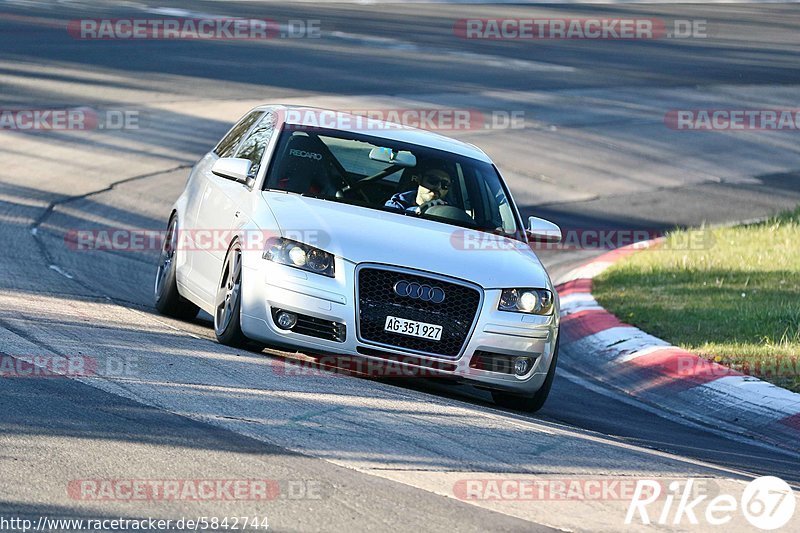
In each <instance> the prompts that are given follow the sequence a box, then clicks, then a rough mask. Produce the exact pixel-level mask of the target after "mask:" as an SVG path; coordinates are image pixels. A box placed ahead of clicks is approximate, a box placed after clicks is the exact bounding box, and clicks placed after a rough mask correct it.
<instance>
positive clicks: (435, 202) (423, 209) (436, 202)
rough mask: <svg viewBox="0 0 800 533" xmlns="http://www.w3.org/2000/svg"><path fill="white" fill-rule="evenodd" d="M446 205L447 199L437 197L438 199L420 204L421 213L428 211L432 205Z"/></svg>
mask: <svg viewBox="0 0 800 533" xmlns="http://www.w3.org/2000/svg"><path fill="white" fill-rule="evenodd" d="M446 205H447V203H445V201H444V200H442V199H441V198H439V199H436V200H431V201H430V202H425V203H424V204H422V205H421V206H419V214H420V215H422V214H424V213H426V212H427V211H428V209H430V208H431V207H437V206H442V207H443V206H446Z"/></svg>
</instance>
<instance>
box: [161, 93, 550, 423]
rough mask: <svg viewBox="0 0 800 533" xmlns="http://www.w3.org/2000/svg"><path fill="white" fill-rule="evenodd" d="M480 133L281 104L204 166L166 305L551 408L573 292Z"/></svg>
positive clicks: (222, 333)
mask: <svg viewBox="0 0 800 533" xmlns="http://www.w3.org/2000/svg"><path fill="white" fill-rule="evenodd" d="M560 239H561V232H560V230H559V228H558V226H556V225H555V224H552V223H550V222H548V221H546V220H542V219H539V218H535V217H530V218H529V220H528V221H527V227H526V226H524V225H523V221H522V219H521V217H520V214H519V212H518V210H517V208H516V206H515V204H514V202H513V200H512V198H511V194H510V192H509V190H508V187H507V186H506V185H505V183H504V182H503V179H502V178H501V176H500V173H499V172H498V170H497V168H496V167H495V166H494V165H493V164H492V161H491V160H490V159H489V157H488V156H487V155H486V154H485V153H483V152H482V151H481V150H480V149H478V148H477V147H475V146H473V145H470V144H466V143H463V142H459V141H456V140H453V139H450V138H448V137H444V136H441V135H438V134H435V133H431V132H428V131H423V130H419V129H415V128H410V127H405V126H400V125H397V124H392V123H388V122H383V121H377V120H372V119H367V118H365V117H362V116H359V115H350V114H347V113H342V112H337V111H330V110H323V109H316V108H308V107H297V106H283V105H265V106H261V107H258V108H256V109H253V110H252V111H250V112H249V113H247V114H246V115H245V116H244V117H243V118H242V119H241V120H240V121H239V122H238V123H237V124H236V125H234V126H233V128H231V130H230V131H229V132H228V133H227V134H226V135H225V136H224V137H223V138H222V140H221V141H220V142H219V144H217V146H216V147H215V148H214V149H213V150H212V151H210V152H208V153H207V154H206V155H205V156H204V157H203V158H202V159H201V160H200V161H199V162H198V163H197V164H196V165H195V166H194V168H193V169H192V171H191V174H190V175H189V179H188V181H187V183H186V187H185V190H184V191H183V193H182V194H181V195H180V197H179V198H178V200H177V201H176V202H175V204H174V206H173V208H172V212H171V213H170V215H169V219H168V225H167V232H166V238H165V239H164V246H163V248H162V251H161V255H160V258H159V261H158V266H157V271H156V276H155V306H156V307H157V309H158V310H159V311H160V312H162V313H164V314H166V315H170V316H173V317H178V318H186V319H188V318H193V317H194V316H196V315H197V313H198V310H199V309H202V310H204V311H206V312H208V313H209V314H210V315H212V316H213V317H214V331H215V334H216V337H217V339H218V340H219V342H221V343H223V344H227V345H232V346H243V345H245V344H248V343H256V344H260V345H262V346H263V345H266V346H272V347H277V348H289V349H291V350H295V351H300V352H303V353H307V354H310V355H312V356H320V355H330V354H341V355H345V356H348V357H353V358H357V359H358V360H366V361H370V362H375V363H376V364H377V363H378V362H381V363H386V362H391V363H392V364H394V365H400V366H401V367H402V368H404V369H408V370H409V371H410V372H411V373H413V372H416V371H419V373H420V375H426V376H430V375H435V376H439V377H448V378H452V379H456V380H460V381H464V382H468V383H470V384H473V385H475V386H477V387H481V388H484V389H488V390H490V391H491V393H492V396H493V398H494V400H495V402H496V403H498V404H499V405H502V406H504V407H509V408H513V409H519V410H526V411H536V410H538V409H540V408H541V407H542V405H543V404H544V402H545V400H546V399H547V395H548V393H549V391H550V387H551V384H552V382H553V377H554V374H555V367H556V360H557V358H558V342H559V335H558V331H559V312H558V311H559V303H558V295H557V294H556V292H555V291H554V289H553V285H552V282H551V280H550V278H549V276H548V274H547V272H546V271H545V269H544V267H543V266H542V264H541V262H540V261H539V259H538V258H537V256H536V254H535V253H534V252H533V250H532V248H533V246H532V244H533V243H535V242H551V243H552V242H558V241H559V240H560Z"/></svg>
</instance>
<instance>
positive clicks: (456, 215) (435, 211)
mask: <svg viewBox="0 0 800 533" xmlns="http://www.w3.org/2000/svg"><path fill="white" fill-rule="evenodd" d="M436 202H443V201H442V200H433V201H431V202H427V203H425V204H422V205H421V206H420V207H419V212H420V214H423V213H424V214H426V215H430V216H434V217H437V218H446V219H449V220H454V221H457V222H461V223H464V224H469V225H470V226H476V227H477V226H478V223H477V222H476V221H475V220H474V219H473V218H472V217H471V216H469V215H468V214H467V212H466V211H464V210H463V209H459V208H458V207H455V206H452V205H447V204H445V203H436ZM428 204H432V205H428ZM426 206H427V207H426Z"/></svg>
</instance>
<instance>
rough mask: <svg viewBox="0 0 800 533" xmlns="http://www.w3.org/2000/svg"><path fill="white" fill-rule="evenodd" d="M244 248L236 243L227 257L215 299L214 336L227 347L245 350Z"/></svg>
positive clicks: (246, 342)
mask: <svg viewBox="0 0 800 533" xmlns="http://www.w3.org/2000/svg"><path fill="white" fill-rule="evenodd" d="M241 309H242V247H241V245H240V244H239V243H238V242H234V243H233V245H231V247H230V249H229V250H228V253H227V255H226V256H225V262H224V263H223V266H222V273H221V274H220V281H219V283H218V284H217V295H216V298H215V299H214V335H215V336H216V337H217V340H218V341H219V342H220V343H221V344H224V345H226V346H233V347H236V348H245V347H246V345H247V344H248V340H247V337H246V336H245V334H244V333H243V332H242V326H241V322H240V315H241Z"/></svg>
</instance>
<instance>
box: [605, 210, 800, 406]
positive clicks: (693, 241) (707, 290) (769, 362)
mask: <svg viewBox="0 0 800 533" xmlns="http://www.w3.org/2000/svg"><path fill="white" fill-rule="evenodd" d="M592 292H593V293H594V296H595V298H596V299H597V301H598V302H599V303H600V305H602V306H603V307H605V308H606V309H608V310H609V311H610V312H612V313H614V314H615V315H617V316H618V317H619V318H620V319H621V320H623V321H625V322H627V323H629V324H632V325H635V326H637V327H639V328H641V329H642V330H644V331H647V332H648V333H650V334H653V335H655V336H657V337H660V338H662V339H664V340H666V341H668V342H670V343H672V344H674V345H675V346H680V347H682V348H684V349H686V350H689V351H691V352H694V353H696V354H698V355H702V356H703V357H705V358H707V359H710V360H713V361H716V362H718V363H721V364H723V365H727V366H730V367H732V368H735V369H737V370H739V371H741V372H744V373H746V374H750V375H753V376H756V377H759V378H761V379H764V380H766V381H770V382H772V383H775V384H776V385H778V386H781V387H785V388H788V389H791V390H793V391H795V392H800V207H798V208H797V209H795V210H794V211H792V212H788V213H784V214H782V215H780V216H777V217H774V218H772V219H770V220H768V221H766V222H761V223H758V224H751V225H744V226H736V227H731V228H718V229H708V228H700V229H696V230H681V231H675V232H671V233H669V234H668V235H667V237H666V240H665V242H664V244H663V245H661V246H659V247H657V248H654V249H652V250H644V251H641V252H638V253H636V254H633V255H632V256H630V257H628V258H626V259H623V260H621V261H619V262H618V263H616V264H615V265H614V266H612V267H611V268H610V269H608V270H607V271H605V272H604V273H603V274H601V275H600V276H598V277H597V278H596V279H595V280H594V285H593V289H592Z"/></svg>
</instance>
